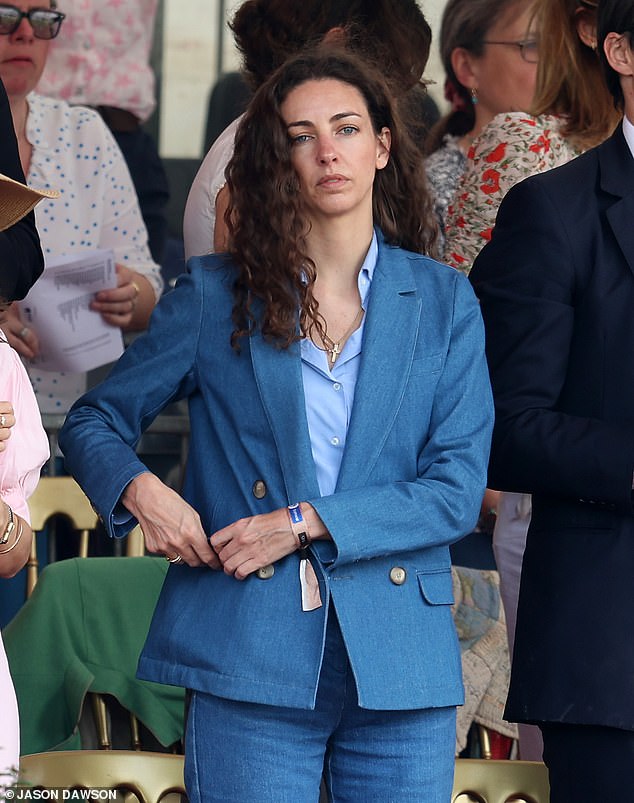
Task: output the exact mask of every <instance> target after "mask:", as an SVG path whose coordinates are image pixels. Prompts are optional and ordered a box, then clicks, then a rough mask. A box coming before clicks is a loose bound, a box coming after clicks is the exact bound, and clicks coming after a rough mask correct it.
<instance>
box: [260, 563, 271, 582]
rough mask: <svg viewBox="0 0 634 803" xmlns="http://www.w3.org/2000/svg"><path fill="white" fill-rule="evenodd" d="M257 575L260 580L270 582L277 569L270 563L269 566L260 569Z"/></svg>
mask: <svg viewBox="0 0 634 803" xmlns="http://www.w3.org/2000/svg"><path fill="white" fill-rule="evenodd" d="M256 574H257V576H258V577H259V578H260V580H270V579H271V577H273V575H274V574H275V567H274V566H273V564H272V563H269V565H268V566H262V568H261V569H258V570H257V572H256Z"/></svg>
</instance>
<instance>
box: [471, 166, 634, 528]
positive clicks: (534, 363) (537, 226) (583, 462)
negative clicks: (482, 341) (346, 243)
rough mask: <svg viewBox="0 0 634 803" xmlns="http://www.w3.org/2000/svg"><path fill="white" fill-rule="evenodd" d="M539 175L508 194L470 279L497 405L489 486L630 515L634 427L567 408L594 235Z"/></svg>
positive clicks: (633, 463)
mask: <svg viewBox="0 0 634 803" xmlns="http://www.w3.org/2000/svg"><path fill="white" fill-rule="evenodd" d="M540 178H541V177H536V178H534V179H528V180H527V181H525V182H523V183H521V184H519V185H518V186H516V187H514V188H513V189H512V190H511V191H510V192H509V193H508V195H507V196H506V198H505V199H504V201H503V202H502V205H501V207H500V211H499V215H498V218H497V222H496V226H495V231H494V233H493V239H492V241H491V242H490V243H489V244H488V245H487V246H485V248H484V249H483V250H482V251H481V253H480V255H479V256H478V258H477V260H476V262H475V265H474V268H473V270H472V272H471V274H470V277H469V278H470V280H471V282H472V284H473V286H474V288H475V291H476V294H477V295H478V296H479V298H480V303H481V309H482V314H483V317H484V322H485V329H486V349H487V359H488V364H489V370H490V374H491V383H492V387H493V396H494V400H495V413H496V421H495V428H494V434H493V443H492V451H491V460H490V465H489V485H490V486H491V487H493V488H498V489H501V490H507V491H520V492H528V493H544V494H549V495H557V496H560V497H567V498H572V499H574V500H575V501H582V500H592V501H601V502H603V503H606V504H612V505H615V506H617V507H618V508H620V509H623V510H625V511H627V512H631V491H632V471H633V469H634V458H633V456H634V429H633V427H632V426H631V425H628V424H627V423H615V422H608V421H604V420H600V419H598V418H587V417H583V416H577V415H572V414H570V413H569V412H566V411H563V410H562V409H561V404H560V397H561V394H562V390H563V389H564V385H565V383H566V379H567V375H568V370H569V365H568V363H569V358H570V353H571V347H572V344H573V337H574V336H575V303H576V297H578V294H579V279H580V266H582V265H584V264H586V263H587V261H588V259H589V255H588V253H587V251H588V247H587V246H586V247H585V252H584V245H583V242H586V243H587V242H588V238H582V237H578V236H573V235H574V230H573V229H571V227H567V226H566V222H565V220H564V219H563V217H562V215H561V212H560V208H561V206H562V204H556V203H555V202H554V200H553V198H552V197H551V195H550V194H549V191H548V188H547V187H546V186H544V183H543V182H541V180H540ZM573 190H574V192H578V189H576V188H573V187H571V192H573ZM598 225H599V224H598V222H597V226H598ZM577 234H579V232H577Z"/></svg>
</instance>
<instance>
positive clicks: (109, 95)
mask: <svg viewBox="0 0 634 803" xmlns="http://www.w3.org/2000/svg"><path fill="white" fill-rule="evenodd" d="M45 5H47V4H45ZM59 6H60V11H63V12H64V14H66V19H65V20H64V22H63V23H62V27H61V30H60V32H59V36H58V37H57V38H56V39H54V40H53V41H52V42H51V45H50V49H49V53H48V57H47V61H46V69H45V70H44V74H43V75H42V78H41V79H40V82H39V84H38V87H37V91H38V92H40V93H41V94H42V95H50V96H51V97H54V98H61V99H62V100H66V101H68V103H70V104H72V105H76V104H81V105H83V106H116V107H117V108H118V109H125V110H126V111H129V112H132V114H135V115H136V116H137V117H138V118H139V119H140V120H141V121H142V122H144V121H145V120H147V118H148V117H149V116H150V114H152V111H153V110H154V105H155V97H154V73H153V71H152V68H151V67H150V50H151V48H152V38H153V35H154V18H155V16H156V9H157V6H158V0H64V2H63V3H59Z"/></svg>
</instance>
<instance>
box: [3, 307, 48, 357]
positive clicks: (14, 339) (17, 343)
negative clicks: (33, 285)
mask: <svg viewBox="0 0 634 803" xmlns="http://www.w3.org/2000/svg"><path fill="white" fill-rule="evenodd" d="M0 328H1V329H2V331H3V332H4V333H5V335H6V336H7V340H8V341H9V345H10V346H11V347H12V348H14V349H15V350H16V351H17V352H18V354H19V355H20V356H21V357H25V358H26V359H27V360H32V359H33V358H34V357H36V356H37V355H38V354H39V351H40V344H39V341H38V339H37V335H36V334H35V332H34V331H33V329H31V327H30V326H25V324H24V323H23V322H22V321H21V320H20V314H19V312H18V305H17V304H11V305H10V306H9V307H7V308H6V309H5V310H3V311H2V312H0Z"/></svg>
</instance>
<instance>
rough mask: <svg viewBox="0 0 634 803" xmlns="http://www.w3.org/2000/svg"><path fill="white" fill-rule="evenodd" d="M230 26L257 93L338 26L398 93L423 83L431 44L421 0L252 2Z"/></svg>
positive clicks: (350, 46)
mask: <svg viewBox="0 0 634 803" xmlns="http://www.w3.org/2000/svg"><path fill="white" fill-rule="evenodd" d="M229 27H230V28H231V30H232V31H233V35H234V39H235V42H236V46H237V48H238V50H239V51H240V53H241V55H242V61H243V72H244V75H245V77H246V78H247V80H248V81H249V83H250V85H251V87H252V88H253V89H257V88H258V87H259V86H261V84H263V83H264V81H265V80H266V79H267V78H268V77H269V76H270V75H271V74H272V73H273V72H274V71H275V70H276V69H277V68H278V67H280V66H281V65H282V64H283V63H284V62H285V61H286V59H288V58H290V57H291V56H294V55H296V54H298V53H300V52H301V51H302V50H304V49H305V48H306V47H308V46H311V45H317V44H318V43H319V42H320V41H321V40H322V39H323V38H324V36H325V35H326V34H327V33H328V32H329V31H332V30H333V28H335V29H336V28H341V29H344V31H345V34H344V38H345V40H346V44H347V46H348V47H349V48H350V49H351V50H354V51H355V52H357V53H359V54H360V55H362V56H369V57H370V58H372V59H373V60H374V59H376V62H377V63H380V64H381V69H382V71H383V74H384V75H385V76H386V77H387V78H388V80H389V81H391V83H392V91H393V92H395V93H401V92H405V91H407V90H408V89H410V88H411V87H413V86H414V85H415V84H416V83H417V82H418V81H420V80H421V78H422V75H423V71H424V70H425V66H426V64H427V59H428V57H429V49H430V46H431V28H430V27H429V24H428V23H427V20H426V19H425V17H424V15H423V12H422V11H421V9H420V7H419V6H418V4H417V2H416V0H301V1H300V0H295V1H293V0H291V2H289V0H246V2H244V3H242V5H241V6H240V7H239V9H238V10H237V11H236V13H235V15H234V17H233V20H232V21H231V23H230V26H229Z"/></svg>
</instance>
